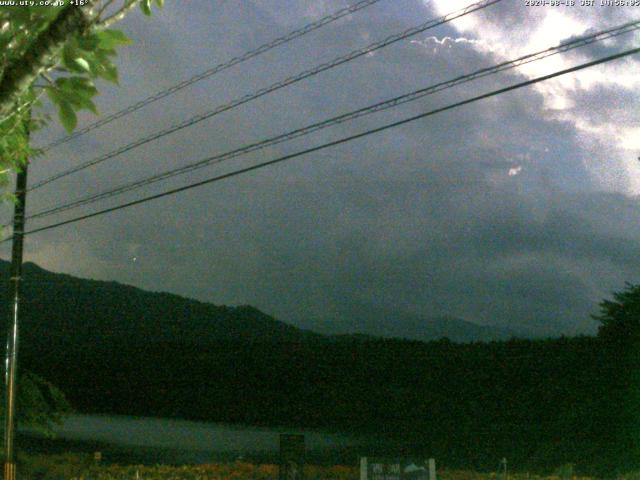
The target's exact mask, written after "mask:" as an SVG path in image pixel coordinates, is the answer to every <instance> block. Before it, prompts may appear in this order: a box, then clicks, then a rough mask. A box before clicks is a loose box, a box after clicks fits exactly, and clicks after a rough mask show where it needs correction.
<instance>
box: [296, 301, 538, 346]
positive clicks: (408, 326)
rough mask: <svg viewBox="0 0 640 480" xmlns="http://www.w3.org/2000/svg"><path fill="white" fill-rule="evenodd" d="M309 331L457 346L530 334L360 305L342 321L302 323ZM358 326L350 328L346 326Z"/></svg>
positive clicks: (528, 334)
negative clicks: (445, 343) (442, 339)
mask: <svg viewBox="0 0 640 480" xmlns="http://www.w3.org/2000/svg"><path fill="white" fill-rule="evenodd" d="M299 323H300V325H304V327H305V328H308V329H310V330H313V331H316V332H319V333H324V334H328V335H348V334H350V333H352V332H356V331H357V332H367V335H366V337H369V336H370V337H386V338H404V339H411V340H419V341H423V342H429V341H431V340H439V339H441V338H443V337H446V338H448V339H449V340H451V341H454V342H486V341H492V340H508V339H510V338H513V337H518V338H528V337H531V336H532V335H531V334H530V333H529V332H525V331H519V330H518V331H517V330H512V329H508V328H503V327H499V326H496V325H479V324H477V323H473V322H469V321H466V320H462V319H460V318H456V317H451V316H420V315H412V314H408V313H404V312H401V311H395V310H383V309H377V308H372V307H370V306H364V305H357V306H350V307H349V308H348V309H345V311H344V312H343V316H342V318H341V320H340V321H338V319H322V320H315V321H314V320H307V321H300V322H299ZM348 324H351V325H357V328H355V327H348V326H345V325H348Z"/></svg>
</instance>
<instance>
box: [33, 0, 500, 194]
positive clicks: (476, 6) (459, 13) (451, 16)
mask: <svg viewBox="0 0 640 480" xmlns="http://www.w3.org/2000/svg"><path fill="white" fill-rule="evenodd" d="M501 1H502V0H482V1H480V2H476V3H473V4H471V5H468V6H466V7H464V8H462V9H460V10H456V11H455V12H452V13H448V14H446V15H443V16H442V17H438V18H436V19H433V20H429V21H428V22H425V23H422V24H420V25H418V26H416V27H412V28H410V29H408V30H405V31H404V32H401V33H397V34H394V35H391V36H389V37H387V38H385V39H384V40H381V41H379V42H375V43H373V44H371V45H369V46H368V47H365V48H362V49H358V50H354V51H352V52H350V53H348V54H346V55H342V56H340V57H337V58H335V59H333V60H331V61H329V62H327V63H323V64H321V65H318V66H316V67H313V68H311V69H309V70H305V71H303V72H301V73H298V74H296V75H293V76H291V77H288V78H286V79H285V80H282V81H279V82H276V83H274V84H272V85H270V86H268V87H264V88H261V89H259V90H257V91H256V92H254V93H251V94H247V95H245V96H243V97H240V98H238V99H236V100H233V101H231V102H229V103H227V104H224V105H220V106H219V107H216V108H215V109H213V110H210V111H208V112H205V113H202V114H199V115H196V116H193V117H191V118H189V119H187V120H185V121H183V122H180V123H178V124H176V125H173V126H171V127H169V128H166V129H164V130H160V131H158V132H155V133H153V134H151V135H148V136H146V137H143V138H140V139H138V140H135V141H133V142H131V143H129V144H127V145H124V146H123V147H120V148H118V149H116V150H113V151H111V152H109V153H107V154H105V155H102V156H100V157H97V158H94V159H93V160H89V161H88V162H85V163H82V164H80V165H77V166H75V167H72V168H70V169H67V170H64V171H62V172H60V173H57V174H55V175H52V176H50V177H48V178H45V179H44V180H41V181H39V182H37V183H36V184H34V185H33V186H32V187H30V188H29V191H32V190H36V189H38V188H41V187H43V186H44V185H47V184H49V183H51V182H53V181H55V180H59V179H61V178H64V177H66V176H68V175H71V174H73V173H77V172H79V171H81V170H84V169H85V168H88V167H92V166H94V165H97V164H99V163H102V162H104V161H106V160H109V159H112V158H114V157H116V156H118V155H121V154H123V153H125V152H128V151H130V150H133V149H134V148H137V147H140V146H142V145H145V144H147V143H149V142H152V141H154V140H158V139H160V138H162V137H165V136H167V135H170V134H172V133H175V132H177V131H179V130H182V129H184V128H188V127H191V126H193V125H195V124H197V123H199V122H202V121H203V120H207V119H209V118H211V117H214V116H216V115H218V114H220V113H223V112H226V111H228V110H231V109H233V108H236V107H238V106H240V105H243V104H245V103H248V102H250V101H253V100H256V99H257V98H260V97H262V96H264V95H267V94H269V93H272V92H275V91H277V90H280V89H282V88H285V87H287V86H289V85H292V84H294V83H297V82H300V81H302V80H305V79H307V78H310V77H313V76H315V75H317V74H319V73H321V72H324V71H327V70H330V69H332V68H335V67H337V66H339V65H342V64H344V63H347V62H350V61H352V60H355V59H356V58H360V57H362V56H364V55H367V54H368V53H371V52H374V51H376V50H379V49H381V48H384V47H387V46H389V45H392V44H394V43H396V42H399V41H400V40H403V39H406V38H408V37H411V36H413V35H417V34H418V33H421V32H424V31H426V30H429V29H431V28H435V27H437V26H440V25H443V24H445V23H448V22H450V21H452V20H455V19H457V18H461V17H463V16H465V15H469V14H470V13H473V12H476V11H479V10H482V9H485V8H487V7H489V6H491V5H494V4H496V3H499V2H501Z"/></svg>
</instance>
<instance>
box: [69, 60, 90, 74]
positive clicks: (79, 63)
mask: <svg viewBox="0 0 640 480" xmlns="http://www.w3.org/2000/svg"><path fill="white" fill-rule="evenodd" d="M73 63H74V64H75V65H77V66H78V67H79V68H80V69H81V70H84V71H85V72H90V71H91V67H90V66H89V62H87V61H86V60H85V59H84V58H82V57H77V58H74V59H73Z"/></svg>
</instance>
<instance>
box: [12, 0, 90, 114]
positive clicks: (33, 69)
mask: <svg viewBox="0 0 640 480" xmlns="http://www.w3.org/2000/svg"><path fill="white" fill-rule="evenodd" d="M95 3H96V0H89V1H88V2H87V4H86V5H84V6H82V7H79V6H73V5H69V6H68V7H66V8H65V9H64V10H63V11H62V12H61V13H60V14H59V15H58V16H57V17H56V19H55V20H53V21H52V22H51V24H50V25H49V26H48V27H47V28H46V29H45V30H44V31H43V32H41V33H40V34H39V35H38V37H37V38H36V39H35V40H34V42H33V43H32V44H31V46H30V47H29V49H28V50H27V51H26V52H25V54H24V55H22V56H21V57H20V58H19V59H17V60H16V61H14V62H12V63H9V65H7V68H6V69H5V71H4V75H3V76H2V79H1V80H0V119H4V118H5V117H6V116H7V115H9V114H10V113H11V110H12V108H13V107H14V106H15V103H16V102H17V101H18V99H19V98H20V97H21V96H22V95H23V94H24V93H25V92H26V91H27V89H28V88H29V86H30V85H31V84H32V83H33V82H34V81H35V80H36V78H38V76H39V75H40V74H41V73H42V72H43V71H44V70H46V69H47V67H48V66H49V65H50V64H51V63H52V59H53V58H55V57H56V56H57V54H58V53H59V52H60V50H61V49H62V47H63V46H64V44H65V43H66V42H67V41H68V40H69V39H70V38H71V37H73V36H74V35H77V34H79V33H80V34H82V33H83V32H85V31H87V30H88V29H89V28H90V27H91V25H92V22H93V21H94V20H95V18H94V17H93V16H92V14H91V9H92V8H93V6H94V4H95Z"/></svg>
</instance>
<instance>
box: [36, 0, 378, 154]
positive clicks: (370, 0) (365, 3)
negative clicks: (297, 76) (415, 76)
mask: <svg viewBox="0 0 640 480" xmlns="http://www.w3.org/2000/svg"><path fill="white" fill-rule="evenodd" d="M378 2H380V0H362V1H360V2H357V3H355V4H353V5H351V6H350V7H346V8H342V9H340V10H338V11H337V12H334V13H332V14H331V15H327V16H326V17H322V18H321V19H319V20H316V21H315V22H311V23H308V24H307V25H305V26H303V27H302V28H299V29H297V30H294V31H292V32H289V33H288V34H286V35H284V36H282V37H279V38H276V39H275V40H272V41H271V42H269V43H265V44H263V45H261V46H259V47H258V48H256V49H254V50H249V51H247V52H245V53H243V54H242V55H240V56H239V57H233V58H231V59H230V60H227V61H226V62H224V63H220V64H218V65H216V66H214V67H212V68H210V69H208V70H205V71H204V72H201V73H198V74H197V75H194V76H193V77H191V78H188V79H186V80H183V81H182V82H180V83H178V84H176V85H173V86H171V87H169V88H167V89H165V90H161V91H159V92H157V93H155V94H154V95H151V96H149V97H147V98H145V99H143V100H140V101H139V102H137V103H134V104H133V105H130V106H128V107H126V108H124V109H122V110H120V111H118V112H115V113H112V114H111V115H108V116H106V117H104V118H102V119H100V120H98V121H96V122H94V123H92V124H90V125H87V126H86V127H84V128H81V129H79V130H77V131H76V132H74V133H72V134H71V135H67V136H65V137H62V138H59V139H58V140H55V141H53V142H51V143H49V144H48V145H46V146H44V147H42V148H41V149H40V150H41V152H42V153H45V152H47V151H49V150H51V149H52V148H54V147H57V146H58V145H62V144H63V143H67V142H69V141H70V140H73V139H75V138H78V137H80V136H81V135H84V134H85V133H88V132H90V131H92V130H95V129H96V128H100V127H102V126H103V125H106V124H108V123H111V122H113V121H114V120H117V119H119V118H122V117H124V116H126V115H129V114H130V113H133V112H135V111H136V110H140V109H141V108H143V107H145V106H147V105H149V104H151V103H154V102H156V101H158V100H160V99H162V98H165V97H168V96H169V95H173V94H174V93H176V92H178V91H180V90H182V89H183V88H186V87H188V86H189V85H193V84H194V83H196V82H199V81H200V80H204V79H206V78H209V77H211V76H213V75H216V74H218V73H220V72H222V71H224V70H227V69H228V68H231V67H233V66H235V65H238V64H240V63H243V62H246V61H247V60H250V59H252V58H254V57H257V56H258V55H262V54H263V53H266V52H268V51H269V50H272V49H274V48H276V47H279V46H281V45H284V44H285V43H288V42H290V41H292V40H295V39H296V38H299V37H302V36H303V35H306V34H307V33H311V32H313V31H314V30H317V29H319V28H321V27H324V26H325V25H328V24H330V23H332V22H335V21H336V20H339V19H341V18H342V17H345V16H347V15H350V14H352V13H355V12H357V11H359V10H362V9H364V8H367V7H369V6H371V5H374V4H376V3H378Z"/></svg>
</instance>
